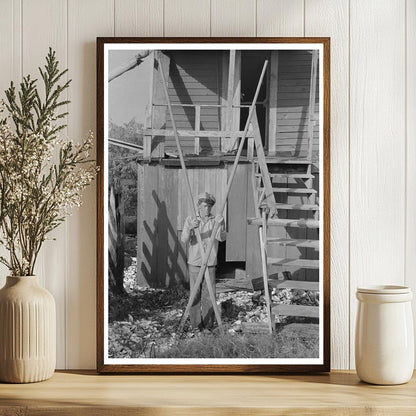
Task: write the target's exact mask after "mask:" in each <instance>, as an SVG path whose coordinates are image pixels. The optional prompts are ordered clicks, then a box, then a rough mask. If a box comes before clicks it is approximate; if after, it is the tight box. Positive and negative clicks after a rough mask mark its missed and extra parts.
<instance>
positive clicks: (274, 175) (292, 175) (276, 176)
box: [256, 173, 315, 179]
mask: <svg viewBox="0 0 416 416" xmlns="http://www.w3.org/2000/svg"><path fill="white" fill-rule="evenodd" d="M256 177H258V178H261V173H256ZM270 177H271V178H272V179H280V178H281V179H289V178H295V179H313V178H314V177H315V176H314V175H310V174H308V173H270Z"/></svg>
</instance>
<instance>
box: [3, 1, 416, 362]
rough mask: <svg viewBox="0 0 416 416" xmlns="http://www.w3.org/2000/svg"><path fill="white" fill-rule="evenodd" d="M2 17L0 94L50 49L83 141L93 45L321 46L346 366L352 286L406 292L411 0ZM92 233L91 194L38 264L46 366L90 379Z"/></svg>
mask: <svg viewBox="0 0 416 416" xmlns="http://www.w3.org/2000/svg"><path fill="white" fill-rule="evenodd" d="M0 10H1V13H0V91H4V89H5V88H7V86H8V83H9V81H10V80H12V79H13V80H15V81H18V80H19V79H20V77H21V76H22V74H26V73H28V72H30V73H33V74H35V73H36V70H37V67H38V66H39V65H40V64H42V63H43V59H44V56H45V54H46V52H47V49H48V47H49V46H52V47H53V48H54V49H55V50H56V51H57V55H58V57H59V59H60V61H61V63H62V67H64V66H68V68H69V77H70V78H72V79H73V82H72V84H71V88H70V90H69V93H68V97H69V99H70V100H71V101H72V102H71V104H70V105H69V106H68V109H69V112H70V116H69V118H68V128H67V130H66V132H65V134H67V135H68V136H69V137H71V138H73V139H74V140H80V138H81V137H82V136H83V135H85V134H86V133H87V132H88V130H95V38H96V37H97V36H256V35H257V36H330V37H331V39H332V41H331V76H332V80H331V83H332V90H331V100H332V107H331V143H332V150H331V159H332V168H331V184H332V218H331V226H332V235H331V245H332V258H331V267H332V276H331V286H332V287H331V320H332V322H331V335H332V336H331V345H332V367H333V368H343V369H347V368H353V366H354V348H353V346H354V324H355V312H356V301H355V295H354V293H355V288H356V286H357V285H360V284H368V283H377V282H380V283H383V282H394V283H398V284H404V283H405V284H408V285H410V286H412V287H413V288H414V289H415V290H416V278H415V275H416V215H415V213H416V168H415V166H416V121H415V120H416V0H383V1H380V0H368V1H365V2H362V1H358V0H292V1H286V0H36V1H35V0H0ZM1 95H3V94H2V93H1ZM95 232H96V229H95V185H94V186H92V187H91V188H90V189H89V190H88V191H87V192H86V194H85V198H84V206H83V207H82V208H81V209H80V210H79V211H77V212H75V213H74V215H73V216H72V217H71V218H70V219H69V220H68V221H67V223H66V224H65V225H64V226H62V227H61V228H60V229H59V230H57V231H56V232H55V234H54V237H56V238H57V241H55V242H47V243H46V245H45V248H44V249H43V251H42V254H41V257H40V260H39V264H38V270H37V273H38V274H39V276H40V277H41V279H42V282H43V284H45V286H46V287H47V288H48V289H49V290H51V292H52V293H53V294H54V296H55V299H56V302H57V314H58V317H57V318H58V319H57V322H58V368H94V367H95V254H96V245H95ZM5 275H6V270H4V268H2V269H1V270H0V276H1V277H0V280H1V283H3V282H4V276H5Z"/></svg>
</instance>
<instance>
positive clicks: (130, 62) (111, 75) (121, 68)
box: [108, 50, 151, 82]
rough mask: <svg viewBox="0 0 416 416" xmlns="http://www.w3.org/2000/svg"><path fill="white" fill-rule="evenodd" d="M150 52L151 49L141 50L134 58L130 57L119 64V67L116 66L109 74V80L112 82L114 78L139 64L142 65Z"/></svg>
mask: <svg viewBox="0 0 416 416" xmlns="http://www.w3.org/2000/svg"><path fill="white" fill-rule="evenodd" d="M150 52H151V51H150V50H149V51H140V52H139V53H138V54H137V55H135V56H134V57H133V58H131V59H129V60H128V61H127V62H126V63H124V64H122V65H120V66H118V67H117V68H114V69H113V70H112V71H111V72H110V73H109V74H108V82H111V81H112V80H113V79H115V78H117V77H119V76H120V75H123V74H124V73H125V72H127V71H130V70H131V69H133V68H135V67H136V66H137V65H140V64H141V62H142V60H143V59H144V58H146V56H148V55H149V54H150Z"/></svg>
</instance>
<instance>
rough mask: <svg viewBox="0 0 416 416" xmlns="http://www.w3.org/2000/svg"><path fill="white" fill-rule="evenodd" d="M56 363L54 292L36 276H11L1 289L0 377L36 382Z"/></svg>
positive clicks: (47, 375) (48, 372) (2, 379)
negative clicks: (52, 293)
mask: <svg viewBox="0 0 416 416" xmlns="http://www.w3.org/2000/svg"><path fill="white" fill-rule="evenodd" d="M55 365H56V311H55V300H54V298H53V296H52V295H51V294H50V293H49V292H48V291H47V290H46V289H44V288H42V287H41V286H39V282H38V278H37V277H36V276H22V277H15V276H8V277H7V280H6V284H5V286H4V287H3V288H2V289H1V290H0V381H3V382H8V383H33V382H36V381H42V380H46V379H48V378H50V377H51V376H52V375H53V373H54V371H55Z"/></svg>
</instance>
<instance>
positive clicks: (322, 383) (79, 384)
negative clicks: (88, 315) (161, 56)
mask: <svg viewBox="0 0 416 416" xmlns="http://www.w3.org/2000/svg"><path fill="white" fill-rule="evenodd" d="M415 392H416V381H415V377H413V379H412V380H411V381H410V382H409V383H408V384H403V385H400V386H374V385H368V384H365V383H361V382H360V381H359V380H358V378H357V376H356V374H355V373H352V372H333V373H331V374H329V375H313V376H306V375H297V376H294V375H291V376H290V375H284V376H272V375H271V376H118V375H113V376H99V375H96V374H95V373H94V372H91V371H90V372H86V371H79V372H76V371H72V372H71V371H68V372H57V373H55V375H54V376H53V377H52V379H50V380H47V381H45V382H42V383H34V384H21V385H11V384H0V415H2V416H3V415H49V414H50V415H52V414H53V415H71V414H77V415H91V414H100V415H112V414H117V415H130V414H134V415H152V416H154V415H170V416H172V415H181V416H182V415H264V416H266V415H267V416H272V415H303V416H305V415H325V416H330V415H337V416H344V415H345V416H346V415H349V416H350V415H363V414H374V415H386V416H387V415H389V416H394V415H401V416H404V415H414V414H415V413H416V394H415Z"/></svg>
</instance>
